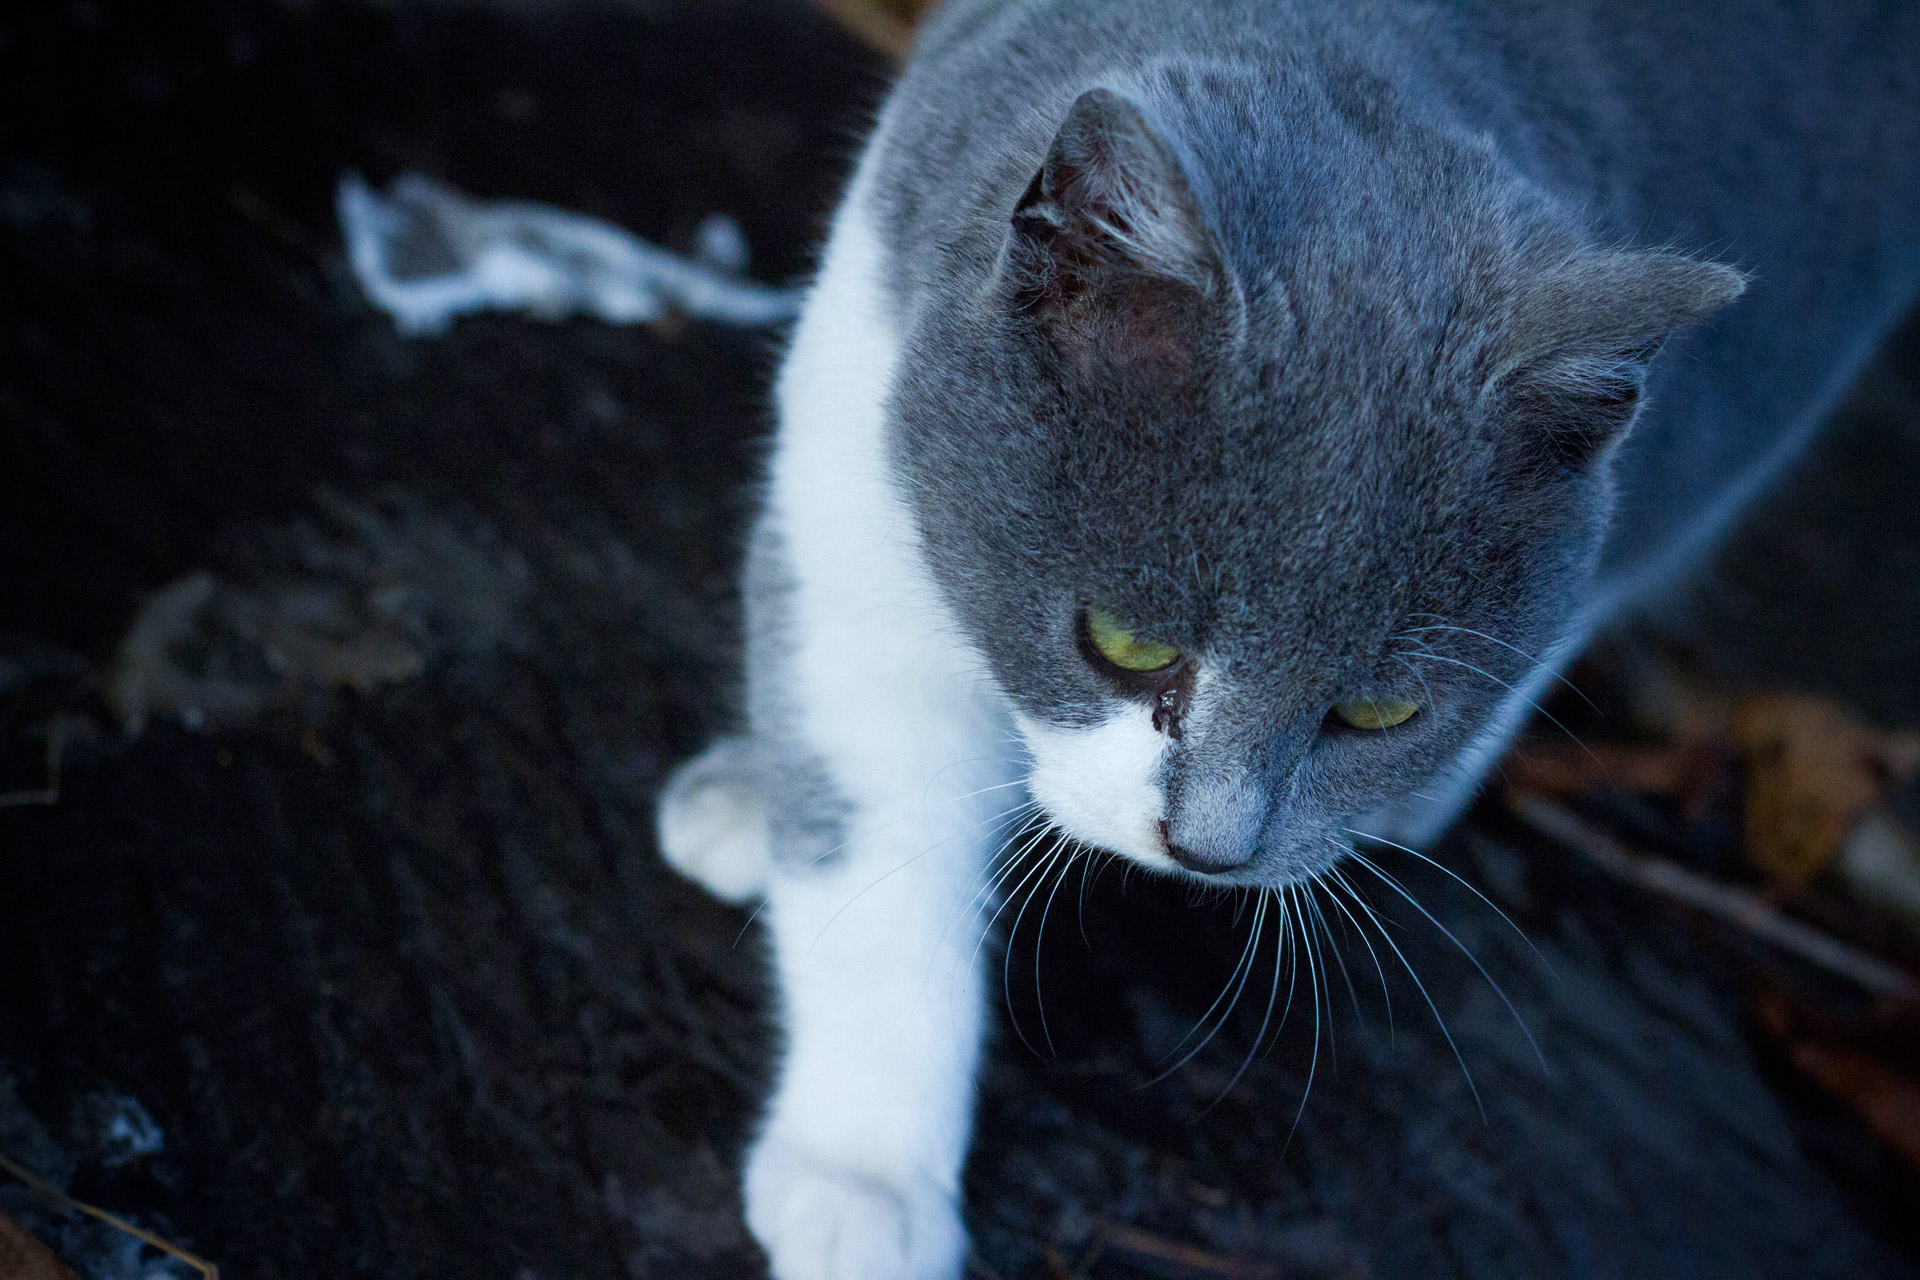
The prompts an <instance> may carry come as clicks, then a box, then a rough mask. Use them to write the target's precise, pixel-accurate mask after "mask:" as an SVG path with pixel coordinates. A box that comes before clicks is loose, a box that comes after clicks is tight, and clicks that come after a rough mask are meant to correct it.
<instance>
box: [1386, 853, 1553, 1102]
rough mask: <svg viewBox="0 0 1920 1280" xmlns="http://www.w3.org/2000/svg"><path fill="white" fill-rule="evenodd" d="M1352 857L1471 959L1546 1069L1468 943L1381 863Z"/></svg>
mask: <svg viewBox="0 0 1920 1280" xmlns="http://www.w3.org/2000/svg"><path fill="white" fill-rule="evenodd" d="M1350 853H1351V856H1352V858H1353V860H1354V861H1355V862H1357V863H1359V864H1360V865H1361V866H1362V867H1364V868H1366V870H1368V871H1369V872H1371V873H1372V874H1373V875H1374V877H1375V878H1376V879H1378V880H1379V881H1380V882H1381V883H1383V884H1385V885H1386V886H1387V887H1388V888H1389V889H1392V890H1393V891H1394V892H1395V893H1397V894H1399V895H1400V896H1401V897H1403V898H1405V899H1406V900H1407V903H1408V905H1409V906H1411V907H1412V908H1413V909H1414V910H1415V911H1418V912H1419V913H1420V914H1421V915H1423V916H1425V917H1426V918H1427V923H1428V924H1431V925H1432V926H1433V927H1434V928H1436V929H1438V930H1439V931H1440V932H1441V933H1442V934H1444V935H1446V939H1447V941H1448V942H1451V943H1452V944H1453V945H1454V946H1455V947H1457V948H1459V951H1460V954H1461V955H1463V956H1465V957H1466V958H1467V959H1468V961H1469V962H1471V963H1472V965H1473V967H1474V968H1475V969H1478V970H1479V971H1480V976H1481V977H1482V978H1484V979H1486V983H1487V985H1488V986H1489V987H1492V988H1493V993H1494V994H1495V995H1497V996H1499V997H1500V1003H1501V1004H1504V1005H1506V1006H1507V1012H1508V1013H1510V1014H1512V1015H1513V1020H1514V1022H1515V1023H1517V1024H1518V1025H1519V1027H1520V1033H1521V1034H1522V1035H1524V1036H1526V1038H1527V1043H1528V1044H1529V1045H1531V1046H1532V1047H1533V1056H1534V1057H1535V1058H1538V1059H1539V1060H1540V1066H1541V1068H1542V1069H1546V1066H1547V1055H1546V1054H1544V1053H1542V1052H1541V1051H1540V1044H1539V1042H1538V1041H1536V1040H1535V1039H1534V1038H1533V1029H1532V1028H1530V1027H1529V1026H1527V1020H1526V1019H1525V1018H1523V1017H1521V1016H1520V1010H1518V1009H1517V1008H1515V1007H1514V1004H1513V1001H1512V1000H1509V999H1508V998H1507V993H1506V991H1505V989H1503V988H1502V987H1501V986H1500V984H1499V983H1498V982H1496V981H1494V978H1493V975H1492V974H1491V973H1488V972H1487V966H1485V965H1484V964H1481V963H1480V957H1479V956H1476V955H1475V954H1473V952H1472V950H1470V949H1469V948H1468V947H1467V945H1466V944H1465V943H1463V942H1461V941H1460V939H1459V938H1457V937H1455V936H1454V933H1453V930H1451V929H1449V928H1447V926H1445V925H1444V924H1441V923H1440V921H1439V920H1438V919H1436V918H1435V917H1434V914H1433V912H1431V911H1429V910H1427V909H1426V908H1425V907H1424V906H1422V905H1421V904H1420V900H1419V899H1418V898H1416V897H1414V896H1413V894H1412V893H1410V892H1408V890H1407V887H1406V886H1405V885H1403V884H1401V883H1400V882H1399V881H1398V880H1396V879H1394V877H1393V876H1392V875H1390V874H1388V873H1387V872H1386V871H1385V870H1383V869H1382V868H1381V867H1380V865H1379V864H1378V863H1376V862H1374V861H1373V859H1371V858H1369V857H1367V856H1366V855H1365V854H1363V853H1361V852H1360V851H1359V850H1357V849H1354V850H1351V851H1350Z"/></svg>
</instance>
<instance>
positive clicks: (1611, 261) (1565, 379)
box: [1487, 252, 1747, 469]
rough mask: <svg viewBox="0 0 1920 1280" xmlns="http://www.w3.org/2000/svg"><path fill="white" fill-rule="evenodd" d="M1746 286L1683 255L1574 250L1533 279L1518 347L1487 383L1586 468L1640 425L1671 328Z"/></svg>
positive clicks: (1503, 403) (1736, 276)
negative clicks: (1577, 255) (1650, 373)
mask: <svg viewBox="0 0 1920 1280" xmlns="http://www.w3.org/2000/svg"><path fill="white" fill-rule="evenodd" d="M1746 287H1747V278H1746V277H1745V276H1744V275H1742V274H1741V273H1740V272H1738V271H1735V270H1734V269H1733V268H1731V267H1726V266H1722V265H1720V264H1719V263H1717V262H1703V261H1701V260H1699V259H1697V258H1688V257H1685V256H1683V255H1681V254H1673V253H1647V252H1628V253H1606V254H1596V255H1591V256H1588V257H1585V258H1582V259H1577V260H1575V261H1574V262H1571V263H1568V264H1566V265H1565V266H1563V267H1561V268H1559V269H1557V270H1555V271H1551V272H1549V273H1547V274H1546V275H1545V276H1543V277H1540V278H1538V279H1537V280H1535V281H1534V282H1533V286H1532V288H1531V289H1529V290H1528V292H1527V294H1526V296H1525V297H1524V299H1523V300H1522V302H1521V304H1520V306H1519V308H1518V311H1517V314H1516V317H1515V338H1514V348H1513V350H1512V352H1511V353H1510V355H1509V358H1508V359H1507V361H1506V362H1505V363H1504V364H1503V365H1502V367H1501V368H1500V369H1499V370H1498V371H1497V372H1496V373H1495V374H1494V375H1493V377H1492V378H1490V379H1489V380H1488V384H1487V389H1488V391H1489V392H1490V393H1491V394H1492V395H1494V396H1497V397H1498V401H1499V404H1500V407H1501V410H1502V411H1503V412H1506V413H1511V414H1513V415H1515V416H1517V417H1518V418H1519V419H1520V420H1521V421H1522V423H1523V425H1525V426H1526V427H1527V428H1528V429H1529V430H1532V431H1535V432H1538V433H1539V434H1540V436H1541V438H1542V439H1543V440H1544V441H1545V443H1546V444H1547V445H1548V447H1549V448H1550V449H1551V450H1552V455H1553V456H1554V457H1555V458H1556V459H1557V460H1558V461H1559V462H1561V463H1563V464H1565V465H1568V466H1571V467H1574V468H1576V469H1578V468H1581V467H1585V466H1586V465H1587V464H1588V463H1590V462H1592V461H1593V459H1594V458H1595V457H1596V456H1597V455H1598V454H1600V453H1601V452H1602V451H1603V450H1604V449H1606V447H1607V446H1608V445H1610V444H1612V443H1613V442H1614V441H1616V440H1618V439H1619V438H1620V437H1621V436H1622V435H1624V434H1625V433H1626V431H1627V428H1628V427H1630V426H1631V425H1632V424H1633V420H1634V418H1635V417H1636V416H1637V415H1638V414H1639V411H1640V400H1641V396H1642V393H1643V392H1644V391H1645V389H1646V380H1647V368H1648V366H1649V364H1651V362H1652V360H1653V357H1654V356H1655V354H1657V353H1658V352H1659V350H1660V348H1661V346H1663V345H1664V344H1665V343H1666V341H1667V339H1668V338H1669V337H1670V336H1672V334H1673V333H1674V331H1675V330H1677V329H1681V328H1684V327H1686V326H1688V325H1693V324H1699V323H1701V322H1702V321H1704V320H1706V319H1707V318H1708V317H1710V316H1712V315H1713V314H1714V312H1716V311H1718V310H1720V308H1722V307H1724V306H1726V305H1727V304H1728V303H1730V302H1732V301H1733V300H1734V299H1735V298H1737V297H1739V296H1740V295H1741V294H1742V293H1743V292H1745V290H1746Z"/></svg>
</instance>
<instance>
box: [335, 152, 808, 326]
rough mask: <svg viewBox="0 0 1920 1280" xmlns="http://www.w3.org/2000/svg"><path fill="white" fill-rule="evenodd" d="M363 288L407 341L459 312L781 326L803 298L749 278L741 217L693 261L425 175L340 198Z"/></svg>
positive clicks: (592, 223)
mask: <svg viewBox="0 0 1920 1280" xmlns="http://www.w3.org/2000/svg"><path fill="white" fill-rule="evenodd" d="M335 199H336V205H337V207H338V209H339V214H340V226H341V230H342V232H343V234H344V235H345V237H346V242H347V256H348V259H349V260H350V261H351V262H352V264H353V271H354V274H355V276H357V277H358V278H359V281H360V287H361V288H362V289H364V290H365V291H366V294H367V297H368V298H370V299H371V300H372V301H373V303H374V304H375V305H376V306H378V307H380V308H381V309H382V310H383V311H385V312H386V313H387V314H388V315H390V316H392V317H393V323H394V327H395V328H397V329H398V330H400V332H401V333H403V334H408V335H420V334H435V333H443V332H445V331H446V329H447V327H448V326H449V325H450V324H451V323H452V322H453V319H454V317H455V316H460V315H465V314H467V313H469V312H474V311H519V312H524V313H526V314H529V315H532V316H535V317H537V318H539V319H542V320H559V319H563V318H565V317H567V316H572V315H589V316H595V317H598V318H599V319H602V320H605V321H607V322H609V323H611V324H635V323H639V322H641V321H646V320H654V319H658V318H659V317H661V316H663V315H665V314H666V313H667V312H669V311H677V312H680V313H683V314H685V315H690V316H695V317H698V318H700V319H706V320H717V321H720V322H722V323H725V324H736V325H745V326H759V325H769V324H777V323H779V322H780V321H782V320H785V319H788V318H789V317H791V316H792V315H793V314H794V311H795V309H796V308H797V307H798V305H799V294H798V292H797V291H796V290H792V289H775V288H770V287H768V286H766V285H761V284H755V283H754V282H752V281H751V280H747V279H744V278H743V277H742V276H741V274H740V273H741V272H743V271H744V270H745V268H746V258H747V253H746V239H745V237H744V236H742V235H741V233H740V228H739V226H738V225H736V224H735V223H734V222H733V220H732V219H730V218H726V217H724V216H723V215H717V214H716V215H714V216H713V217H710V218H708V219H707V220H706V222H705V223H704V224H702V226H701V228H700V235H699V241H700V244H699V259H698V260H690V259H687V258H683V257H681V256H680V255H678V254H675V253H670V252H668V251H667V250H665V249H662V248H660V247H659V246H658V245H653V244H649V243H647V242H646V241H645V240H642V239H640V238H639V237H638V236H636V235H634V234H632V233H631V232H629V231H625V230H623V229H621V228H620V227H616V226H613V225H612V224H610V223H606V222H602V221H600V220H599V219H598V218H590V217H587V216H586V215H585V214H580V213H571V212H569V211H567V210H565V209H556V208H554V207H553V206H551V205H544V204H536V203H534V202H532V201H527V200H476V199H474V198H472V197H471V196H467V195H465V194H463V193H461V192H459V191H456V190H454V189H453V188H452V187H449V186H447V185H446V184H444V183H441V182H436V181H434V180H433V179H432V178H428V177H426V176H424V175H422V174H418V173H403V174H401V175H400V176H399V177H397V178H395V179H394V180H393V184H392V185H391V186H389V187H388V188H387V192H386V194H385V195H382V194H380V193H379V192H377V191H375V190H374V189H373V188H372V187H370V186H368V185H367V183H366V181H365V180H364V179H363V178H361V177H360V175H359V174H357V173H348V174H346V175H344V176H343V177H342V178H341V179H340V188H339V192H338V194H337V196H336V198H335Z"/></svg>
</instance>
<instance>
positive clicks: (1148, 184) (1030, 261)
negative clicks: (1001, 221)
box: [1007, 89, 1229, 365]
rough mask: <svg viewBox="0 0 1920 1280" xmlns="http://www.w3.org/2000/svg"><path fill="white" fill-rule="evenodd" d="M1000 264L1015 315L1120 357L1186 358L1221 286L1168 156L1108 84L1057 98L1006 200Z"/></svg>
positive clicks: (1209, 241)
mask: <svg viewBox="0 0 1920 1280" xmlns="http://www.w3.org/2000/svg"><path fill="white" fill-rule="evenodd" d="M1007 266H1008V268H1009V269H1010V271H1011V272H1012V284H1013V291H1014V293H1015V295H1016V301H1017V305H1018V308H1019V310H1020V313H1021V314H1022V315H1024V316H1026V317H1029V318H1032V319H1036V320H1038V321H1039V322H1040V323H1041V324H1043V325H1044V326H1045V327H1046V328H1047V329H1048V330H1049V331H1050V333H1051V336H1052V337H1053V338H1054V340H1055V341H1056V343H1058V344H1061V345H1064V346H1067V347H1069V348H1072V349H1074V350H1075V352H1076V354H1078V355H1080V356H1082V357H1085V356H1089V355H1096V354H1097V355H1098V356H1099V357H1101V358H1103V359H1104V360H1106V361H1110V362H1117V363H1122V364H1129V363H1146V364H1148V365H1163V364H1167V363H1169V362H1171V363H1176V364H1179V363H1184V362H1186V361H1187V360H1190V359H1191V357H1192V354H1193V352H1192V349H1191V348H1192V345H1193V343H1194V342H1195V341H1196V340H1197V338H1198V336H1199V333H1200V329H1199V327H1198V326H1200V325H1201V324H1203V323H1204V316H1205V313H1207V312H1208V311H1209V310H1210V308H1211V305H1212V304H1213V303H1214V302H1216V301H1218V300H1219V299H1221V298H1222V296H1223V295H1224V294H1226V293H1227V292H1229V286H1228V283H1227V277H1226V273H1225V272H1224V270H1223V268H1222V265H1221V257H1220V253H1219V250H1218V247H1217V245H1216V243H1215V240H1214V236H1213V232H1212V231H1211V229H1210V228H1209V226H1208V224H1207V220H1206V217H1205V215H1204V214H1203V212H1202V210H1201V208H1200V204H1199V201H1198V200H1196V199H1195V197H1194V193H1193V188H1192V186H1191V185H1190V183H1189V182H1188V179H1187V175H1186V173H1185V171H1184V170H1183V169H1182V167H1181V164H1180V161H1179V158H1178V157H1177V156H1176V155H1175V153H1174V150H1173V148H1172V147H1171V146H1170V145H1169V144H1168V143H1167V141H1166V140H1165V139H1164V138H1162V137H1161V136H1160V134H1159V133H1157V132H1156V131H1155V130H1154V128H1153V126H1152V125H1151V124H1149V123H1148V121H1147V119H1146V117H1145V115H1143V114H1142V112H1141V110H1140V108H1139V107H1137V106H1136V105H1134V104H1133V103H1132V102H1130V101H1128V100H1127V99H1126V98H1124V97H1122V96H1120V95H1119V94H1117V93H1115V92H1113V91H1112V90H1110V89H1092V90H1089V91H1088V92H1086V93H1083V94H1081V95H1080V97H1079V98H1077V99H1075V100H1074V103H1073V105H1072V107H1070V108H1069V109H1068V111H1067V116H1066V119H1065V120H1064V121H1063V122H1062V123H1061V125H1060V128H1059V130H1058V131H1057V132H1056V133H1055V134H1054V137H1053V141H1052V143H1051V145H1049V147H1048V148H1047V155H1046V159H1045V161H1044V162H1043V163H1042V164H1041V166H1040V169H1039V171H1038V172H1037V173H1035V174H1034V176H1033V180H1032V182H1030V183H1029V184H1028V185H1027V189H1026V191H1025V193H1024V194H1023V195H1022V196H1021V197H1020V201H1019V203H1018V204H1017V205H1016V206H1015V207H1014V210H1013V217H1012V225H1011V227H1010V229H1009V238H1008V243H1007Z"/></svg>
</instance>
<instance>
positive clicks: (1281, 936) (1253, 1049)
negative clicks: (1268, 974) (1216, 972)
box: [1200, 893, 1293, 1115]
mask: <svg viewBox="0 0 1920 1280" xmlns="http://www.w3.org/2000/svg"><path fill="white" fill-rule="evenodd" d="M1274 904H1275V905H1276V906H1277V907H1278V908H1279V910H1280V920H1279V927H1278V928H1277V929H1276V930H1275V931H1274V940H1273V982H1272V984H1271V985H1269V986H1268V988H1267V1011H1266V1012H1265V1013H1263V1014H1261V1015H1260V1029H1259V1030H1258V1031H1256V1032H1255V1033H1254V1036H1253V1044H1252V1045H1251V1046H1249V1047H1248V1049H1247V1056H1246V1057H1244V1058H1242V1059H1241V1060H1240V1068H1239V1070H1237V1071H1235V1072H1234V1073H1233V1078H1232V1079H1230V1080H1228V1081H1227V1084H1226V1087H1225V1088H1224V1089H1222V1090H1220V1093H1219V1095H1218V1096H1217V1097H1215V1098H1214V1100H1213V1101H1212V1102H1210V1103H1208V1104H1207V1108H1206V1111H1203V1112H1201V1113H1200V1114H1202V1115H1205V1114H1206V1113H1207V1111H1212V1110H1213V1109H1214V1108H1215V1107H1217V1106H1219V1105H1220V1104H1221V1103H1222V1102H1224V1101H1226V1098H1227V1095H1228V1094H1230V1093H1232V1092H1233V1086H1235V1085H1236V1084H1239V1083H1240V1077H1241V1076H1244V1075H1245V1074H1247V1068H1248V1067H1251V1066H1252V1065H1253V1060H1254V1057H1255V1056H1256V1055H1257V1054H1258V1053H1259V1052H1260V1045H1261V1043H1262V1042H1263V1041H1265V1040H1266V1038H1267V1027H1268V1026H1270V1025H1271V1024H1272V1022H1273V1004H1274V1000H1275V999H1276V998H1277V997H1278V996H1279V994H1280V953H1281V952H1282V951H1286V952H1287V954H1288V955H1289V956H1291V955H1292V954H1293V953H1292V950H1291V949H1290V948H1288V947H1287V945H1286V939H1287V934H1288V931H1289V927H1290V925H1291V921H1290V919H1289V918H1288V917H1289V913H1288V911H1287V899H1286V898H1285V897H1282V896H1281V895H1280V894H1278V893H1276V894H1275V895H1274ZM1249 972H1251V971H1249ZM1291 972H1292V971H1291V968H1290V969H1289V976H1288V978H1287V1006H1288V1008H1291V1007H1292V1006H1293V978H1292V976H1291ZM1286 1021H1287V1015H1286V1011H1285V1010H1282V1011H1281V1014H1280V1024H1281V1025H1282V1026H1285V1025H1286Z"/></svg>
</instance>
